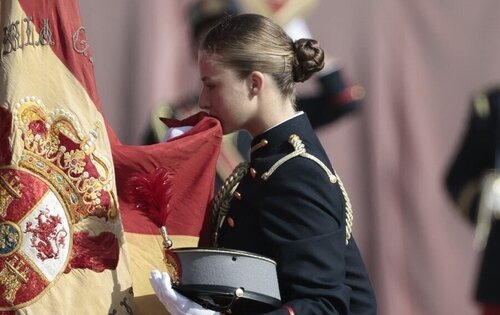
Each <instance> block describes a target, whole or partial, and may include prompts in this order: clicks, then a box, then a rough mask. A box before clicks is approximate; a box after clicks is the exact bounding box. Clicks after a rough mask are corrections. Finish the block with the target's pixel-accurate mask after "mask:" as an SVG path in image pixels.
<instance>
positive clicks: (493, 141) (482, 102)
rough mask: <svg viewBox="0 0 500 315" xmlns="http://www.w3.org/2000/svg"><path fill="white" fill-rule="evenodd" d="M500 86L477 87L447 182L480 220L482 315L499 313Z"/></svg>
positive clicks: (460, 205)
mask: <svg viewBox="0 0 500 315" xmlns="http://www.w3.org/2000/svg"><path fill="white" fill-rule="evenodd" d="M499 115H500V87H495V88H491V89H487V90H485V91H481V92H480V93H477V94H476V95H475V96H474V98H473V101H472V108H471V114H470V118H469V122H468V127H467V129H466V132H465V134H464V136H463V139H462V143H461V145H460V147H459V149H458V151H457V153H456V155H455V156H454V159H453V161H452V163H451V165H450V168H449V169H448V172H447V174H446V188H447V190H448V193H449V194H450V196H451V198H452V199H453V201H454V202H455V203H456V205H457V207H458V209H460V211H461V212H462V214H463V215H464V216H465V217H466V218H467V219H468V220H469V221H470V222H472V223H473V224H475V226H476V234H475V240H474V241H475V243H474V245H475V247H476V248H477V249H478V250H480V251H481V253H482V259H481V263H480V266H479V270H478V277H477V285H476V292H475V298H476V299H477V301H478V302H479V303H480V304H481V307H482V309H483V313H482V314H483V315H500V221H499V219H500V116H499Z"/></svg>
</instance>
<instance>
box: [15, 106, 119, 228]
mask: <svg viewBox="0 0 500 315" xmlns="http://www.w3.org/2000/svg"><path fill="white" fill-rule="evenodd" d="M14 108H15V112H14V120H15V122H16V126H18V127H19V128H20V129H21V139H22V142H23V144H24V150H23V155H22V157H21V160H20V161H19V165H20V166H21V167H24V168H26V169H28V170H30V171H32V172H34V173H36V174H38V175H39V176H41V177H42V178H43V179H45V180H47V181H49V182H50V183H51V184H52V186H53V187H54V188H55V189H56V190H57V192H58V193H59V195H60V196H61V197H62V198H63V202H64V204H65V206H66V208H67V209H68V210H69V212H70V214H71V219H72V222H73V223H75V222H78V221H79V220H81V219H83V218H85V217H87V216H97V217H106V218H116V216H117V211H116V200H115V194H114V192H113V191H112V188H113V173H112V172H113V171H112V168H111V166H110V163H109V162H108V161H107V160H106V159H105V158H104V157H102V156H100V155H98V153H97V152H96V147H95V143H96V141H97V139H98V138H99V135H100V134H101V130H102V129H103V127H102V125H101V124H100V123H99V122H96V123H95V124H94V125H93V128H92V129H91V130H90V131H88V132H87V133H85V132H83V131H82V130H81V128H80V127H79V124H78V123H77V119H76V118H75V117H74V116H73V115H72V114H71V113H70V112H68V111H65V110H62V109H56V110H54V111H53V112H52V113H50V114H48V113H47V111H46V109H45V106H44V105H43V103H42V101H41V100H39V99H36V98H35V97H26V98H24V99H22V100H21V101H20V102H19V103H16V104H15V106H14Z"/></svg>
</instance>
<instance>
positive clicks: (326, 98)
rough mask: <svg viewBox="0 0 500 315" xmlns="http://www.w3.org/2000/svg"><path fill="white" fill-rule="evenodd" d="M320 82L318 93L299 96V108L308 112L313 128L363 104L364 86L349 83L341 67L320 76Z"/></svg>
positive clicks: (332, 120) (330, 121)
mask: <svg viewBox="0 0 500 315" xmlns="http://www.w3.org/2000/svg"><path fill="white" fill-rule="evenodd" d="M318 83H319V86H320V90H319V93H318V94H317V95H314V96H310V97H299V98H297V107H298V109H299V110H302V111H304V112H305V113H306V114H307V116H308V118H309V120H310V122H311V125H312V126H313V128H318V127H321V126H324V125H326V124H329V123H332V122H334V121H335V120H337V119H339V118H341V117H343V116H344V115H345V114H347V113H349V112H352V111H353V110H355V109H356V108H358V107H359V106H360V105H361V102H362V99H363V97H364V90H363V88H362V87H361V86H359V85H353V84H347V83H346V81H345V79H344V76H343V73H342V70H341V69H335V70H334V71H331V72H328V73H326V74H324V75H321V76H319V79H318Z"/></svg>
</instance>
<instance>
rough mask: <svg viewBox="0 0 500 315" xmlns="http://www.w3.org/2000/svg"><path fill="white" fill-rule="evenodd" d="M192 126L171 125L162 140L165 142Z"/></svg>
mask: <svg viewBox="0 0 500 315" xmlns="http://www.w3.org/2000/svg"><path fill="white" fill-rule="evenodd" d="M191 128H193V126H181V127H171V128H168V129H167V133H166V134H165V139H164V140H163V141H164V142H167V141H168V140H170V139H173V138H175V137H178V136H181V135H183V134H185V133H186V132H188V131H189V130H191Z"/></svg>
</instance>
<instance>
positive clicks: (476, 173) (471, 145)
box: [446, 104, 497, 222]
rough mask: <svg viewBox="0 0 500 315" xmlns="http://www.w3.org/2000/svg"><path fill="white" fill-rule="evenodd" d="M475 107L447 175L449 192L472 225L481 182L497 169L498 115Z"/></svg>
mask: <svg viewBox="0 0 500 315" xmlns="http://www.w3.org/2000/svg"><path fill="white" fill-rule="evenodd" d="M477 106H478V105H477V104H475V105H474V106H473V107H472V109H471V113H470V118H469V122H468V125H467V127H466V129H465V132H464V135H463V138H462V140H461V143H460V144H459V147H458V150H457V152H456V154H455V156H454V159H453V161H452V163H451V165H450V167H449V169H448V171H447V175H446V188H447V191H448V193H449V195H450V197H451V198H452V199H453V201H454V202H455V203H456V204H457V206H458V207H459V208H460V209H461V210H462V211H463V212H464V214H465V215H466V216H467V217H469V219H470V220H471V221H473V222H475V220H476V215H477V204H478V199H479V182H480V179H481V176H482V175H483V174H484V172H485V171H486V170H487V169H491V168H493V167H494V159H495V153H494V148H495V140H494V134H495V127H494V126H495V125H494V122H493V117H496V115H497V113H496V112H495V113H493V112H491V111H490V110H488V112H487V113H483V114H481V112H480V111H478V108H477Z"/></svg>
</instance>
